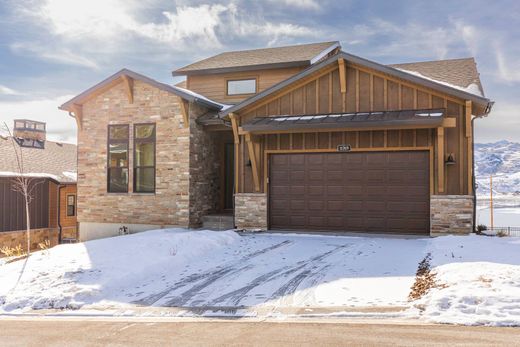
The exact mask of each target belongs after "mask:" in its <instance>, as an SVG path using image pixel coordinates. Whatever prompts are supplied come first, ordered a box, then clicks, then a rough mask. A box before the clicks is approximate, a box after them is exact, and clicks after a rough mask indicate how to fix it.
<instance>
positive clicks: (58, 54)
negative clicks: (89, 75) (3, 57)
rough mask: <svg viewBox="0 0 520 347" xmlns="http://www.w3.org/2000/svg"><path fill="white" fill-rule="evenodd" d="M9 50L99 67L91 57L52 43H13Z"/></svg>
mask: <svg viewBox="0 0 520 347" xmlns="http://www.w3.org/2000/svg"><path fill="white" fill-rule="evenodd" d="M10 48H11V50H13V51H14V52H16V53H19V54H27V53H28V54H33V55H37V56H39V57H40V58H42V59H44V60H47V61H52V62H57V63H61V64H65V65H74V66H84V67H88V68H91V69H99V65H98V64H97V63H96V62H95V61H94V60H92V59H89V58H86V57H84V56H81V55H78V54H75V53H73V52H71V51H70V50H69V49H67V48H62V47H59V48H56V47H55V46H53V45H46V46H42V45H40V44H38V43H32V44H28V43H21V42H18V43H13V44H12V45H11V46H10Z"/></svg>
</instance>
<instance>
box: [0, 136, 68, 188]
mask: <svg viewBox="0 0 520 347" xmlns="http://www.w3.org/2000/svg"><path fill="white" fill-rule="evenodd" d="M15 146H16V147H17V151H18V150H21V152H22V156H23V164H24V174H25V175H26V176H30V177H49V178H52V179H54V180H56V181H58V182H60V183H72V182H76V145H73V144H70V143H60V142H54V141H48V140H46V141H45V146H44V148H30V147H20V146H19V145H18V143H17V142H16V141H15ZM0 158H2V160H0V176H9V177H12V176H18V166H17V161H16V155H15V152H14V149H13V143H12V137H0Z"/></svg>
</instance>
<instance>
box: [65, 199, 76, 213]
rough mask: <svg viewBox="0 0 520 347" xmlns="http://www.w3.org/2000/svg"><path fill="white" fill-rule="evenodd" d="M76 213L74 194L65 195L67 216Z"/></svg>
mask: <svg viewBox="0 0 520 347" xmlns="http://www.w3.org/2000/svg"><path fill="white" fill-rule="evenodd" d="M75 215H76V195H67V217H73V216H75Z"/></svg>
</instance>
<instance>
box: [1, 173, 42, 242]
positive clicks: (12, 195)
mask: <svg viewBox="0 0 520 347" xmlns="http://www.w3.org/2000/svg"><path fill="white" fill-rule="evenodd" d="M50 184H52V183H50V182H49V180H48V179H45V178H42V179H33V180H31V187H32V186H34V189H32V196H33V199H32V201H31V203H30V204H29V217H30V222H31V228H32V229H41V228H48V227H49V217H50V213H49V211H50V207H49V202H50V199H49V192H50V191H51V188H50V187H49V185H50ZM0 208H1V210H0V232H2V231H15V230H24V229H25V228H26V220H25V202H24V197H23V195H22V194H20V193H18V192H16V191H14V190H13V179H12V178H10V177H2V178H0Z"/></svg>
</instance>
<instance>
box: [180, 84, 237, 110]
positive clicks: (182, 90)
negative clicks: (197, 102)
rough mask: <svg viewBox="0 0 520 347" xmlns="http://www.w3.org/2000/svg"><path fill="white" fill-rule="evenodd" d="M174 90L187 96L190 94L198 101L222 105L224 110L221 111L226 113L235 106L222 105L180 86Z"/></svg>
mask: <svg viewBox="0 0 520 347" xmlns="http://www.w3.org/2000/svg"><path fill="white" fill-rule="evenodd" d="M172 88H174V89H177V90H179V91H181V92H184V93H186V94H189V95H191V96H193V97H194V98H197V99H202V100H206V101H207V102H210V103H214V104H217V105H220V106H222V110H221V111H224V110H225V109H227V108H230V107H231V106H233V105H228V104H223V103H220V102H217V101H215V100H211V99H210V98H208V97H205V96H204V95H202V94H199V93H195V92H194V91H192V90H189V89H186V88H182V87H179V86H176V85H175V86H172Z"/></svg>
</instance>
